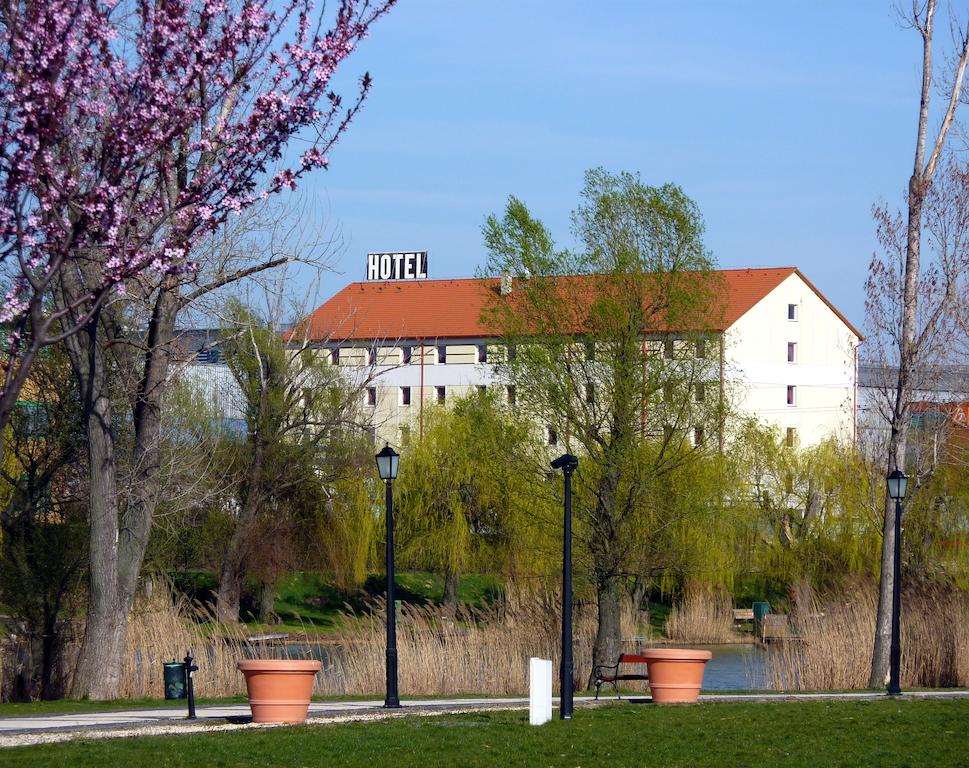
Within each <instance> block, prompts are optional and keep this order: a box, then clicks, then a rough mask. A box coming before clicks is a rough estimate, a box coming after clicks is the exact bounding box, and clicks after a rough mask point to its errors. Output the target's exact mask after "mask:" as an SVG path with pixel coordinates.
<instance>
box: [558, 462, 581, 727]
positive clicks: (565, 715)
mask: <svg viewBox="0 0 969 768" xmlns="http://www.w3.org/2000/svg"><path fill="white" fill-rule="evenodd" d="M578 466H579V460H578V459H577V458H575V456H573V455H572V454H571V453H563V454H562V455H561V456H559V457H558V458H557V459H556V460H555V461H553V462H552V469H561V470H562V474H563V475H565V526H564V531H563V542H562V664H561V666H560V668H559V688H560V689H561V694H560V703H559V719H561V720H571V719H572V711H573V702H572V473H573V472H575V468H576V467H578Z"/></svg>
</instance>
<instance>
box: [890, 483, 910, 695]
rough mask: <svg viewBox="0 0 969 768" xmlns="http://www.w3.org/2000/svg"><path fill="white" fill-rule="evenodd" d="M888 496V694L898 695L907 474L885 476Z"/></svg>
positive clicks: (900, 664)
mask: <svg viewBox="0 0 969 768" xmlns="http://www.w3.org/2000/svg"><path fill="white" fill-rule="evenodd" d="M887 482H888V497H889V498H890V499H894V501H895V558H894V568H893V575H892V648H891V658H890V661H889V675H888V695H889V696H900V695H901V694H902V689H901V686H900V683H899V678H900V672H901V666H902V648H901V634H902V633H901V616H900V613H899V609H900V606H901V602H902V599H901V593H902V585H901V580H902V499H904V498H905V492H906V491H907V490H908V475H906V474H905V473H904V472H902V471H900V470H898V469H895V470H894V471H893V472H892V473H891V474H890V475H889V476H888V478H887Z"/></svg>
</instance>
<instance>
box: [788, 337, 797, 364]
mask: <svg viewBox="0 0 969 768" xmlns="http://www.w3.org/2000/svg"><path fill="white" fill-rule="evenodd" d="M787 362H789V363H796V362H797V344H795V343H794V342H793V341H789V342H787Z"/></svg>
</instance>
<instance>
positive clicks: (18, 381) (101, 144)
mask: <svg viewBox="0 0 969 768" xmlns="http://www.w3.org/2000/svg"><path fill="white" fill-rule="evenodd" d="M393 3H394V0H379V2H367V1H366V0H340V1H339V2H338V3H337V4H336V5H335V6H334V7H332V8H330V9H328V8H326V7H321V8H316V7H314V4H313V3H312V2H311V0H281V2H271V1H270V0H242V1H241V2H227V0H125V1H124V2H118V0H0V148H2V150H0V270H2V274H3V276H4V277H5V279H6V281H7V292H6V296H5V298H4V300H3V303H2V305H0V322H2V323H3V324H4V325H5V327H6V328H7V336H6V342H5V348H4V350H3V358H2V363H0V365H2V367H0V374H2V376H0V427H2V426H3V425H4V424H6V423H7V420H8V418H9V414H10V412H11V410H12V408H13V407H14V406H15V404H16V401H17V398H18V397H19V394H20V391H21V390H22V388H23V386H24V383H25V382H26V380H27V378H28V377H29V370H30V365H31V362H32V360H33V359H34V358H35V356H36V354H37V353H38V352H39V351H40V350H41V349H42V348H43V347H45V346H47V345H50V344H52V343H56V342H57V341H59V340H63V339H64V338H65V337H66V336H70V335H71V334H73V333H76V332H78V331H79V330H81V329H82V328H84V327H85V326H86V325H88V324H89V323H91V322H92V321H93V319H94V318H96V317H97V313H98V311H99V309H100V307H101V306H103V304H104V302H105V301H107V300H108V299H109V298H110V297H111V296H112V294H113V293H114V292H115V291H117V290H119V288H121V289H122V290H123V285H124V282H125V281H126V280H129V279H131V278H134V277H138V276H140V275H142V274H147V273H153V274H157V275H165V274H174V273H179V272H184V271H191V270H193V269H194V265H193V262H192V258H191V255H192V250H193V247H194V246H195V244H196V243H197V242H198V240H199V238H201V237H204V236H205V235H207V234H210V233H212V232H214V231H216V230H217V229H218V228H219V227H220V226H221V225H223V224H224V223H225V222H226V221H227V219H228V218H229V217H231V216H233V215H236V214H239V213H240V212H242V211H243V210H245V209H247V208H248V207H250V206H251V205H253V204H254V203H255V202H256V201H257V200H259V199H263V198H265V197H268V196H270V195H273V194H276V193H277V192H280V191H281V190H283V189H292V188H295V187H296V185H297V184H298V183H299V182H300V180H301V179H302V178H303V177H304V176H305V175H306V174H308V173H310V172H311V171H313V170H315V169H318V168H326V167H327V163H328V161H327V156H328V153H329V151H330V150H331V149H332V147H333V145H334V144H335V142H336V141H337V140H338V139H339V137H340V136H341V134H342V133H343V131H344V130H345V129H346V127H347V126H348V124H349V123H350V121H351V120H352V119H353V117H354V116H355V115H356V114H357V112H358V110H359V109H360V107H361V104H362V103H363V100H364V98H365V97H366V95H367V92H368V91H369V88H370V82H371V81H370V77H369V75H366V74H365V75H364V76H363V77H362V79H361V80H360V84H359V89H358V90H357V91H356V93H355V94H354V98H353V100H352V101H351V102H350V103H349V104H348V105H344V103H343V101H342V99H341V97H340V96H339V95H337V94H336V93H334V92H333V90H331V87H330V83H331V80H332V78H333V75H334V73H335V72H336V70H337V68H338V67H339V65H340V64H341V63H342V62H343V61H344V60H345V59H346V58H347V57H348V56H349V55H350V54H351V53H352V52H353V50H354V49H355V48H356V46H357V45H358V44H359V43H360V41H361V40H362V39H363V38H364V37H366V35H367V33H368V31H369V29H370V27H371V25H372V24H373V23H374V22H375V21H376V20H377V19H378V18H379V17H380V16H381V15H383V14H384V13H386V12H387V10H388V9H389V8H390V6H391V5H392V4H393ZM304 134H307V135H308V140H309V142H310V145H309V147H308V149H307V150H306V151H305V152H304V153H303V154H302V155H301V156H300V157H299V158H298V159H296V160H290V159H288V156H287V148H288V146H289V143H290V141H291V139H293V138H294V137H295V136H297V135H300V137H301V138H306V137H305V136H304Z"/></svg>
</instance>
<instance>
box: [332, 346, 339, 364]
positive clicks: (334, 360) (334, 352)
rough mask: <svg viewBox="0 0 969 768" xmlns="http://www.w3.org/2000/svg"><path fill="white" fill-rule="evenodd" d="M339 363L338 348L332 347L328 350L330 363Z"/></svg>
mask: <svg viewBox="0 0 969 768" xmlns="http://www.w3.org/2000/svg"><path fill="white" fill-rule="evenodd" d="M339 364H340V348H339V347H334V348H333V349H331V350H330V365H339Z"/></svg>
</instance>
